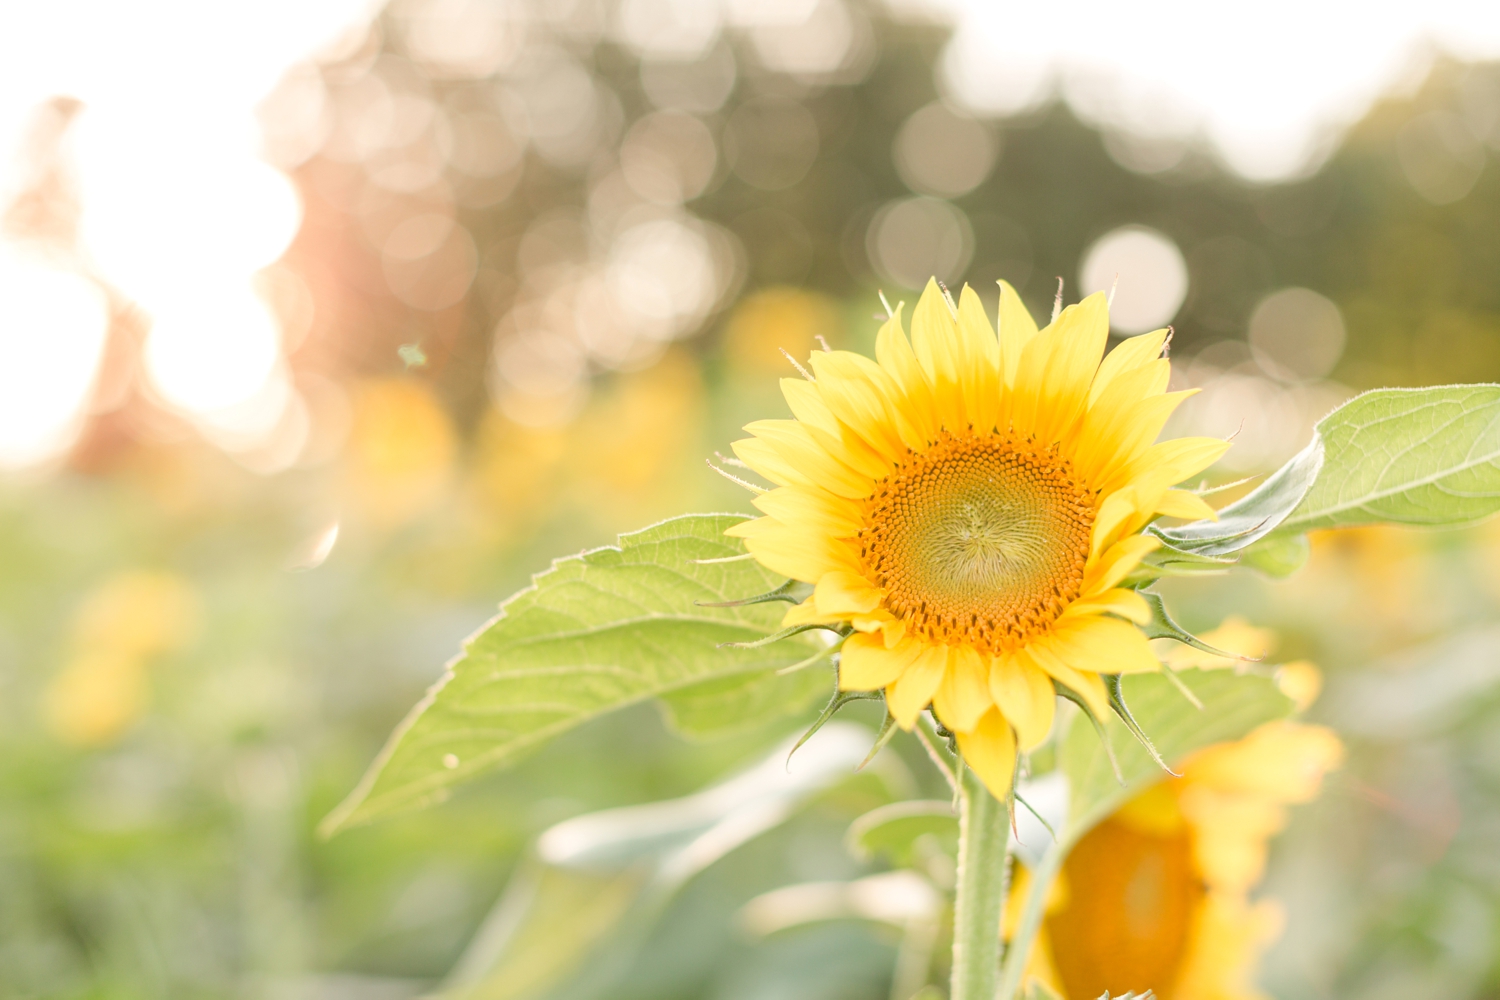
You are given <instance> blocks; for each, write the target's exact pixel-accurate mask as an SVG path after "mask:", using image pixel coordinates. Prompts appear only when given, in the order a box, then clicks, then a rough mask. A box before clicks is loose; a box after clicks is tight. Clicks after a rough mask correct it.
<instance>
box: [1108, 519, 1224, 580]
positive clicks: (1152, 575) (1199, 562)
mask: <svg viewBox="0 0 1500 1000" xmlns="http://www.w3.org/2000/svg"><path fill="white" fill-rule="evenodd" d="M1146 530H1147V532H1148V533H1149V534H1151V535H1153V536H1154V537H1155V538H1156V540H1157V541H1158V542H1160V544H1159V545H1158V546H1157V547H1156V548H1155V549H1154V550H1152V551H1151V552H1148V553H1146V555H1145V557H1144V558H1143V559H1142V560H1141V562H1140V564H1139V565H1137V566H1136V568H1135V569H1133V570H1131V571H1130V573H1129V574H1128V575H1127V576H1126V577H1125V579H1124V580H1123V581H1121V583H1120V586H1122V587H1144V586H1146V585H1148V584H1150V583H1152V582H1154V581H1156V580H1159V579H1161V578H1162V577H1164V576H1216V575H1218V574H1220V573H1225V572H1228V571H1229V569H1230V568H1231V567H1232V566H1234V565H1235V563H1236V562H1237V560H1236V559H1235V558H1233V557H1231V556H1214V555H1205V554H1203V553H1201V552H1192V551H1189V550H1187V549H1180V548H1178V547H1177V546H1175V545H1173V544H1171V543H1170V542H1168V541H1166V540H1164V539H1163V538H1162V536H1161V534H1160V533H1159V532H1158V531H1157V530H1156V526H1155V525H1152V526H1151V527H1150V528H1147V529H1146Z"/></svg>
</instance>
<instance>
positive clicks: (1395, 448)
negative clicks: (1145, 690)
mask: <svg viewBox="0 0 1500 1000" xmlns="http://www.w3.org/2000/svg"><path fill="white" fill-rule="evenodd" d="M1497 510H1500V385H1488V384H1486V385H1445V386H1438V387H1436V388H1432V389H1376V390H1374V391H1373V392H1367V393H1364V394H1363V395H1360V396H1356V397H1355V398H1354V399H1351V400H1350V401H1349V402H1347V403H1345V404H1344V405H1343V406H1340V407H1339V408H1338V409H1336V410H1334V411H1333V412H1332V413H1330V414H1329V415H1328V416H1326V417H1324V418H1323V419H1322V420H1321V421H1319V422H1318V426H1317V428H1316V429H1315V431H1314V432H1313V439H1312V441H1311V443H1309V444H1308V446H1307V447H1306V448H1304V449H1303V450H1302V451H1301V452H1299V453H1298V454H1297V455H1296V456H1294V457H1293V458H1292V459H1291V460H1290V461H1288V462H1287V463H1286V464H1285V465H1283V466H1282V467H1281V468H1280V469H1278V470H1276V472H1275V473H1273V474H1272V475H1271V476H1270V478H1268V479H1267V480H1266V481H1265V482H1264V483H1262V484H1261V485H1260V486H1259V487H1258V488H1257V489H1255V490H1253V491H1252V492H1250V493H1249V494H1247V495H1246V496H1244V497H1242V498H1241V499H1239V500H1237V501H1235V502H1234V503H1232V504H1230V505H1228V506H1227V507H1225V508H1224V509H1222V510H1221V511H1219V519H1218V520H1217V521H1194V522H1192V523H1191V524H1184V525H1180V526H1178V527H1175V528H1153V529H1152V531H1153V532H1154V533H1155V534H1156V535H1158V536H1159V537H1160V538H1161V539H1162V540H1163V541H1164V542H1165V543H1166V545H1165V546H1164V547H1163V549H1162V552H1163V553H1164V554H1165V555H1166V556H1168V557H1170V556H1171V555H1172V554H1173V553H1184V554H1187V555H1188V556H1208V557H1211V556H1228V555H1230V554H1232V553H1236V552H1239V551H1241V550H1244V549H1246V548H1247V547H1249V546H1251V545H1255V548H1254V549H1253V550H1252V551H1251V552H1250V553H1248V554H1247V557H1246V560H1245V561H1246V562H1247V563H1249V564H1251V565H1254V566H1256V567H1257V568H1259V569H1262V570H1264V571H1266V572H1268V573H1271V574H1272V575H1283V576H1284V575H1286V574H1287V573H1289V572H1291V571H1292V570H1294V569H1296V568H1297V566H1298V565H1300V563H1301V560H1302V558H1304V557H1305V549H1303V548H1301V547H1299V546H1297V545H1292V544H1288V543H1287V542H1286V541H1285V540H1286V539H1289V538H1292V537H1294V536H1297V535H1301V534H1304V533H1306V532H1308V531H1312V530H1314V529H1317V528H1338V527H1348V526H1351V525H1356V524H1374V523H1380V522H1387V523H1394V524H1415V525H1426V526H1439V525H1455V524H1467V523H1469V522H1472V521H1477V520H1479V519H1481V518H1484V517H1488V516H1489V515H1491V514H1493V513H1495V512H1496V511H1497ZM1267 536H1270V537H1267ZM1262 539H1264V541H1262ZM1256 543H1259V544H1256ZM1161 558H1162V556H1160V555H1158V556H1154V557H1153V560H1155V561H1160V559H1161Z"/></svg>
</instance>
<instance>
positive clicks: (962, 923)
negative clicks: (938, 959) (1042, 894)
mask: <svg viewBox="0 0 1500 1000" xmlns="http://www.w3.org/2000/svg"><path fill="white" fill-rule="evenodd" d="M959 770H960V773H959V813H958V884H957V886H956V887H955V889H954V899H953V978H952V980H951V982H950V989H949V993H948V995H949V997H950V1000H995V987H996V985H997V984H998V983H999V980H1000V918H1001V916H1002V914H1003V913H1004V910H1005V893H1006V890H1007V889H1008V888H1009V887H1008V886H1007V885H1006V882H1007V878H1006V875H1007V872H1008V869H1007V867H1006V858H1005V849H1006V834H1007V833H1008V827H1009V824H1008V821H1007V820H1008V817H1007V814H1006V808H1005V803H1004V802H1001V801H1000V800H999V799H996V798H995V797H994V796H993V795H991V794H990V793H989V789H987V788H985V787H984V785H983V783H981V782H980V780H979V778H978V777H977V776H976V775H975V774H974V772H973V771H971V770H969V769H968V768H967V767H962V766H960V769H959Z"/></svg>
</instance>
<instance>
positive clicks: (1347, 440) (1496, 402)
mask: <svg viewBox="0 0 1500 1000" xmlns="http://www.w3.org/2000/svg"><path fill="white" fill-rule="evenodd" d="M1317 434H1318V436H1319V437H1320V438H1321V439H1322V441H1323V453H1324V457H1323V470H1322V472H1321V473H1320V474H1319V475H1318V477H1317V480H1316V482H1314V483H1313V486H1312V489H1310V490H1309V491H1308V493H1307V496H1306V497H1304V498H1303V499H1302V502H1301V503H1300V504H1298V506H1297V508H1296V509H1295V510H1293V511H1292V513H1291V515H1290V516H1289V517H1287V518H1286V520H1284V521H1282V522H1281V524H1280V525H1279V526H1278V528H1277V532H1278V533H1282V534H1285V533H1298V534H1300V533H1302V532H1305V531H1311V530H1313V529H1315V528H1336V527H1345V526H1348V525H1355V524H1371V523H1376V522H1382V521H1385V522H1393V523H1396V524H1417V525H1429V526H1435V525H1451V524H1465V523H1468V522H1471V521H1477V520H1479V519H1480V518H1484V517H1488V516H1489V515H1490V514H1493V513H1494V512H1495V511H1497V510H1500V385H1445V386H1438V387H1436V388H1432V389H1376V390H1375V391H1373V392H1367V393H1364V394H1363V395H1361V396H1356V397H1355V398H1354V399H1351V400H1350V401H1349V402H1347V403H1345V404H1344V405H1343V406H1341V407H1339V408H1338V409H1337V410H1334V411H1333V412H1332V413H1331V414H1329V415H1328V416H1327V417H1324V418H1323V420H1322V421H1321V422H1320V423H1319V424H1318V429H1317Z"/></svg>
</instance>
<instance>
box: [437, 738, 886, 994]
mask: <svg viewBox="0 0 1500 1000" xmlns="http://www.w3.org/2000/svg"><path fill="white" fill-rule="evenodd" d="M869 741H870V731H869V730H868V729H866V728H864V727H863V726H858V725H854V724H851V723H847V722H836V723H833V724H831V725H829V726H827V727H826V728H825V729H824V731H823V732H822V733H821V734H819V736H818V738H817V739H815V740H813V741H811V742H810V743H809V744H808V745H807V746H805V747H804V748H803V749H802V750H801V751H799V752H798V754H797V755H796V756H795V757H794V758H792V762H791V764H790V766H789V765H788V763H787V753H788V751H789V749H790V741H788V742H787V743H786V744H783V745H782V746H781V747H779V748H778V749H777V750H775V751H774V752H772V753H771V754H770V755H769V756H767V757H766V758H765V759H764V760H763V761H761V763H759V764H758V765H756V766H755V767H753V768H751V769H750V770H748V771H746V772H744V773H743V774H740V775H738V776H737V777H734V778H731V779H729V780H728V781H725V782H722V783H720V784H718V785H715V786H713V787H711V788H708V789H705V790H704V791H702V792H699V793H697V794H696V795H691V796H688V797H687V798H682V799H673V800H671V801H668V802H655V803H651V804H649V805H643V806H629V807H626V808H623V809H610V810H606V811H604V812H598V813H591V814H589V815H586V816H579V817H576V818H574V819H570V820H567V821H565V822H563V823H559V824H558V825H556V826H554V827H552V828H551V829H549V830H547V831H546V832H545V833H543V834H542V836H541V837H540V838H538V840H537V844H536V850H535V851H534V852H533V856H532V857H531V858H530V859H529V860H528V861H527V862H526V863H525V864H524V865H523V867H522V868H521V869H520V871H519V872H518V873H517V874H516V875H515V876H514V877H513V878H512V879H511V882H510V884H509V885H507V886H506V888H505V891H504V893H503V894H502V895H501V898H500V900H499V902H498V903H496V905H495V907H494V909H493V910H492V911H491V912H490V915H489V917H488V919H487V920H486V921H485V923H484V925H483V926H482V927H481V928H480V930H479V932H478V933H477V934H476V935H475V937H474V940H473V941H472V942H471V943H470V945H469V948H468V949H467V951H466V952H465V953H464V955H463V957H462V958H461V959H460V960H459V962H458V964H457V966H455V968H454V970H453V973H452V975H451V976H450V977H449V980H448V982H447V983H446V984H445V989H444V992H443V995H444V996H445V997H449V998H453V1000H543V998H547V1000H563V998H567V1000H582V998H584V997H593V996H600V995H606V994H607V992H608V990H609V988H610V985H611V983H612V982H614V980H615V979H616V977H617V976H618V975H619V973H620V972H621V970H622V969H623V968H624V967H625V966H626V965H627V964H628V962H629V960H630V957H631V955H632V954H633V953H634V951H635V949H636V948H637V947H638V946H639V944H640V942H641V941H642V940H643V939H644V938H645V937H646V936H647V935H648V933H649V932H650V930H651V927H652V926H653V925H654V924H655V922H656V920H657V918H658V917H659V916H660V914H661V912H662V910H663V908H664V907H665V906H666V904H667V903H668V902H670V901H671V899H672V897H673V896H674V895H676V893H677V892H678V890H679V889H681V888H682V886H683V885H684V884H685V883H687V881H688V880H689V879H691V878H692V877H693V876H695V875H697V874H698V873H699V872H701V871H702V870H703V869H704V868H706V867H708V866H709V865H711V864H713V863H714V862H715V861H717V860H719V859H720V858H722V857H724V855H726V854H728V853H729V852H730V851H732V850H734V849H735V848H737V847H739V846H740V845H741V844H744V843H745V842H746V841H749V840H750V839H752V838H754V837H756V836H758V835H760V834H761V833H764V832H765V831H767V830H769V829H771V828H773V827H775V826H777V825H779V824H780V823H782V822H783V821H784V820H786V819H787V818H788V817H789V816H790V815H791V814H792V812H793V811H794V810H795V809H796V808H797V807H798V806H799V805H800V804H802V803H803V802H805V801H806V800H807V799H808V798H810V797H811V796H813V795H816V794H818V793H819V792H821V791H823V790H824V789H826V788H828V787H830V786H831V785H833V784H835V783H836V782H838V781H840V780H843V779H844V778H847V777H850V776H851V775H852V774H853V772H854V767H855V765H856V764H858V762H859V761H860V759H861V758H862V757H863V756H864V754H865V748H866V746H867V745H868V744H869Z"/></svg>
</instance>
